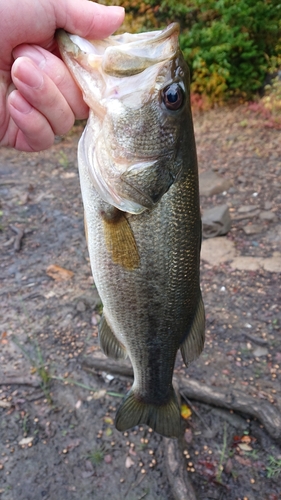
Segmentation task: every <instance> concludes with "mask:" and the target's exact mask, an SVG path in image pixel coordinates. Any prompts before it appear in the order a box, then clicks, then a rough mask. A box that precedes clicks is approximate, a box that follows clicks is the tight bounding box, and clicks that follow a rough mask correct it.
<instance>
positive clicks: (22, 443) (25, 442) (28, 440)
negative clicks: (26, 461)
mask: <svg viewBox="0 0 281 500" xmlns="http://www.w3.org/2000/svg"><path fill="white" fill-rule="evenodd" d="M33 439H34V437H32V436H31V437H28V438H23V439H21V440H20V441H19V445H20V446H26V445H28V444H30V443H32V441H33Z"/></svg>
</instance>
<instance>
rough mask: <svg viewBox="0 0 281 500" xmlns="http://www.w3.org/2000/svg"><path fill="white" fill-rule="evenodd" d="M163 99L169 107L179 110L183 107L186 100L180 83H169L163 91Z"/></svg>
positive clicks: (172, 109)
mask: <svg viewBox="0 0 281 500" xmlns="http://www.w3.org/2000/svg"><path fill="white" fill-rule="evenodd" d="M162 100H163V103H164V104H165V106H166V108H167V109H169V110H171V111H177V110H178V109H180V108H181V106H182V104H183V101H184V93H183V89H182V88H181V86H180V85H179V84H178V83H172V84H171V85H168V87H166V88H165V89H164V90H163V91H162Z"/></svg>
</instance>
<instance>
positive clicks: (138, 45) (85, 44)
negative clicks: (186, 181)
mask: <svg viewBox="0 0 281 500" xmlns="http://www.w3.org/2000/svg"><path fill="white" fill-rule="evenodd" d="M178 36H179V25H178V24H177V23H173V24H171V25H170V26H168V27H167V28H166V29H164V30H163V31H152V32H148V33H140V34H129V33H124V34H122V35H116V36H111V37H109V38H107V39H105V40H85V39H82V38H80V37H78V36H76V35H69V34H67V33H65V32H63V31H62V30H60V31H59V32H58V36H57V39H58V45H59V48H60V51H61V54H62V57H63V59H64V61H65V62H66V64H67V66H68V67H69V69H70V71H71V73H72V74H73V77H74V78H75V79H76V81H77V83H78V85H79V86H80V88H81V90H82V92H83V96H84V100H85V102H86V103H87V104H88V106H89V108H90V115H89V120H88V124H87V126H86V129H85V131H84V134H83V136H82V138H81V141H80V146H79V152H78V162H79V158H80V161H81V162H82V163H83V164H84V165H87V168H88V172H89V177H90V178H91V181H92V183H93V185H94V187H95V188H96V190H97V191H98V193H99V194H100V196H101V198H102V199H103V200H104V201H106V202H108V203H110V204H111V205H113V206H115V207H117V208H119V209H120V210H123V211H126V212H129V213H133V214H138V213H141V212H143V211H144V210H146V209H152V208H153V207H154V206H155V205H156V204H157V203H158V201H159V200H160V199H161V198H162V196H163V195H164V194H165V193H166V192H167V191H168V190H169V188H170V187H171V186H172V184H174V183H175V182H176V181H177V180H178V179H179V178H180V176H181V173H182V170H183V161H184V156H185V155H184V152H185V151H186V149H187V147H188V144H187V142H188V140H187V135H188V133H191V134H193V128H192V119H191V113H190V103H189V71H188V67H187V65H186V63H185V61H184V58H183V55H182V53H181V51H180V48H179V43H178Z"/></svg>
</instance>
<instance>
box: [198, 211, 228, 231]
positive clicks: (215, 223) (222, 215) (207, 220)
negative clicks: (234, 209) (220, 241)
mask: <svg viewBox="0 0 281 500" xmlns="http://www.w3.org/2000/svg"><path fill="white" fill-rule="evenodd" d="M230 228H231V218H230V213H229V208H228V206H227V205H219V206H217V207H214V208H210V209H209V210H204V213H203V216H202V230H203V237H204V238H214V237H215V236H222V235H224V234H227V233H228V231H230Z"/></svg>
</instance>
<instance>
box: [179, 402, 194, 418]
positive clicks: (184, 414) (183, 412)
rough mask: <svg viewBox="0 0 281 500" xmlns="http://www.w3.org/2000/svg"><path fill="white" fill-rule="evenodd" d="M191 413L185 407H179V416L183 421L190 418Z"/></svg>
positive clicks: (187, 407)
mask: <svg viewBox="0 0 281 500" xmlns="http://www.w3.org/2000/svg"><path fill="white" fill-rule="evenodd" d="M191 415H192V411H191V409H190V408H189V406H187V405H181V416H182V418H184V419H185V420H187V419H188V418H189V417H191Z"/></svg>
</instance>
